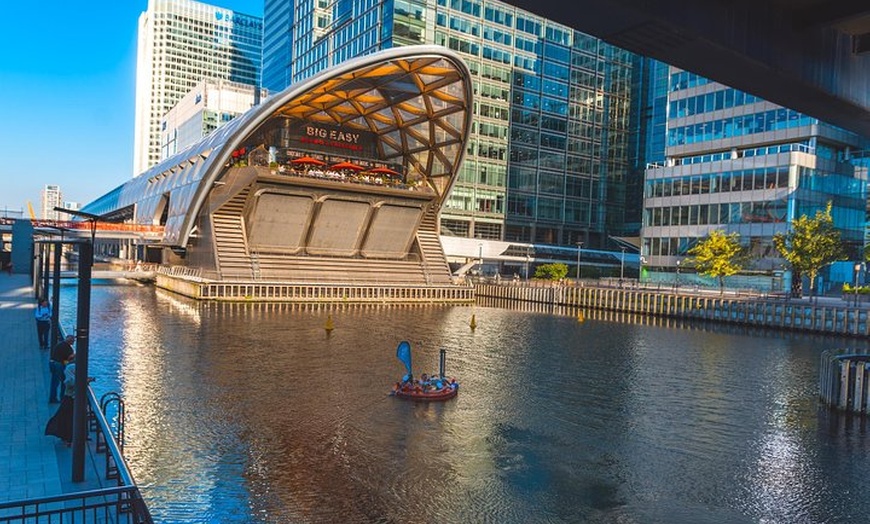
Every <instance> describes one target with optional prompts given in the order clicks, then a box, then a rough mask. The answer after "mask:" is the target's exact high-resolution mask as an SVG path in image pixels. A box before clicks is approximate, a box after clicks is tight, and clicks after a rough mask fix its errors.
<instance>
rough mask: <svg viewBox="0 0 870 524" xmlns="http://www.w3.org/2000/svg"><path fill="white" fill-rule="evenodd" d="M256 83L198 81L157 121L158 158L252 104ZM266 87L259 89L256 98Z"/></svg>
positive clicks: (264, 96)
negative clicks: (158, 138)
mask: <svg viewBox="0 0 870 524" xmlns="http://www.w3.org/2000/svg"><path fill="white" fill-rule="evenodd" d="M255 89H256V88H255V87H252V86H250V85H248V84H240V83H238V82H230V81H229V80H220V79H213V78H209V79H204V80H202V81H200V82H199V83H198V84H197V85H196V87H194V88H193V89H192V90H191V91H190V92H189V93H187V95H185V96H184V98H182V99H181V101H180V102H178V104H176V105H175V107H173V108H172V109H171V110H170V111H169V112H168V113H166V116H164V117H163V121H162V122H161V124H160V146H161V155H160V160H164V159H167V158H169V157H171V156H173V155H174V154H175V153H178V152H179V151H183V150H184V149H186V148H188V147H190V146H192V145H193V144H195V143H197V142H199V141H200V140H201V139H202V138H203V137H205V136H206V135H208V134H209V133H211V132H212V131H214V130H215V129H217V128H219V127H221V126H222V125H224V124H226V123H227V122H229V121H230V120H232V119H233V118H235V117H237V116H239V115H240V114H242V113H244V112H245V111H247V110H248V109H250V108H252V107H253V106H254V104H255V103H256V102H257V100H256V98H257V97H256V96H255ZM266 94H267V91H266V90H265V89H261V90H260V96H259V98H260V99H261V100H262V99H264V98H266Z"/></svg>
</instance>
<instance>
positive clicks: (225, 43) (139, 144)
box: [133, 0, 263, 175]
mask: <svg viewBox="0 0 870 524" xmlns="http://www.w3.org/2000/svg"><path fill="white" fill-rule="evenodd" d="M262 45H263V21H262V19H261V18H259V17H255V16H249V15H245V14H242V13H237V12H234V11H230V10H228V9H223V8H220V7H215V6H213V5H208V4H203V3H200V2H194V1H192V0H149V1H148V9H147V10H146V11H145V12H143V13H142V14H141V15H140V16H139V34H138V50H137V58H136V116H135V120H136V121H135V131H134V135H135V136H134V146H133V174H134V175H137V174H139V173H141V172H143V171H145V170H146V169H148V168H149V167H151V166H153V165H155V164H157V163H158V162H159V161H160V160H161V137H160V133H161V131H162V130H163V126H164V120H163V116H164V115H165V114H166V113H167V112H169V110H170V109H172V107H173V106H175V104H176V103H178V102H179V101H180V100H181V99H182V98H183V97H184V96H185V95H186V94H187V93H189V92H190V91H191V90H192V89H193V88H194V87H196V85H197V83H198V82H200V81H201V80H203V79H204V78H213V79H220V80H230V81H233V82H239V83H242V84H247V85H251V86H256V85H259V84H260V67H261V54H262ZM253 91H254V89H253V88H252V92H253Z"/></svg>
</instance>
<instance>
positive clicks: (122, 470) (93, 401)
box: [88, 385, 136, 486]
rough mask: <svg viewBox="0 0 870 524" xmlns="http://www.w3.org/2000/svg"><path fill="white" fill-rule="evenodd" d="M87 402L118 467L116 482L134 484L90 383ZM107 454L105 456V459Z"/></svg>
mask: <svg viewBox="0 0 870 524" xmlns="http://www.w3.org/2000/svg"><path fill="white" fill-rule="evenodd" d="M88 402H89V403H90V405H91V412H92V413H93V414H94V416H95V417H96V420H97V426H98V428H97V430H98V431H101V432H102V433H103V435H105V436H106V447H107V448H108V452H109V455H111V457H112V459H113V460H114V461H115V466H116V467H117V468H118V483H119V484H120V485H122V486H136V482H135V481H134V480H133V474H132V473H130V468H129V467H128V466H127V461H126V460H124V455H123V454H121V449H120V448H119V447H118V443H117V442H115V437H114V436H113V435H114V434H113V433H112V429H111V428H110V427H109V422H108V421H107V420H106V414H105V413H103V411H102V409H101V408H100V403H99V402H98V401H97V396H96V395H95V394H94V390H93V389H92V388H91V386H90V385H89V386H88ZM109 455H107V457H106V459H107V460H108V456H109Z"/></svg>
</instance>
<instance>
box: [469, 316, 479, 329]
mask: <svg viewBox="0 0 870 524" xmlns="http://www.w3.org/2000/svg"><path fill="white" fill-rule="evenodd" d="M468 325H469V326H471V330H472V331H474V330H475V329H477V319H475V318H474V315H471V323H470V324H468Z"/></svg>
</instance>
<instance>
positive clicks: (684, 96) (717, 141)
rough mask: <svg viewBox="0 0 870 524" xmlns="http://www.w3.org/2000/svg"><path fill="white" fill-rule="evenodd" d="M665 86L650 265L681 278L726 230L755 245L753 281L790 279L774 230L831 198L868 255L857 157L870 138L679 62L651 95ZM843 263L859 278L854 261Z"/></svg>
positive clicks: (840, 220) (841, 222)
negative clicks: (691, 260)
mask: <svg viewBox="0 0 870 524" xmlns="http://www.w3.org/2000/svg"><path fill="white" fill-rule="evenodd" d="M663 89H666V90H667V95H666V96H667V131H666V134H665V135H664V136H665V137H666V142H665V144H664V155H662V156H660V157H659V158H660V161H659V162H658V163H652V164H650V166H649V168H648V169H647V170H646V178H645V184H644V204H643V208H644V217H643V230H642V237H643V249H642V254H643V256H644V260H645V262H646V264H647V267H648V269H649V271H650V273H651V274H653V275H654V274H656V273H659V276H660V277H661V278H666V279H670V278H673V277H670V276H667V275H668V274H670V275H673V274H674V273H676V272H678V271H679V267H680V264H681V263H682V261H683V259H684V258H685V257H686V256H687V251H688V250H689V249H690V248H691V247H692V246H693V245H695V244H696V243H697V242H698V240H699V239H702V238H704V237H706V235H707V234H708V233H709V232H710V231H712V230H723V231H725V232H726V233H738V234H739V235H740V239H741V242H742V243H743V245H744V246H745V247H746V248H748V249H749V251H750V254H751V255H752V257H753V262H752V265H751V267H750V269H751V270H754V271H756V272H757V273H758V274H759V275H762V276H761V277H760V282H762V284H753V285H765V284H763V283H764V282H767V283H768V284H769V285H771V286H772V287H774V288H777V287H779V288H781V287H782V286H783V285H784V284H785V283H784V282H782V281H781V280H782V277H784V278H786V279H787V278H788V275H787V274H784V273H783V269H784V267H785V265H784V263H783V260H782V259H781V258H780V257H779V255H778V253H777V252H776V250H775V249H774V247H773V242H772V238H773V236H774V235H775V234H776V233H780V232H786V231H787V230H788V227H789V224H790V222H791V221H792V220H793V219H795V218H797V217H800V216H802V215H807V216H814V215H815V213H816V211H818V210H824V209H825V207H826V206H827V204H828V202H831V203H832V206H833V209H832V216H833V218H834V223H835V226H836V227H837V228H838V229H839V231H840V233H841V237H842V239H843V240H844V242H845V243H846V245H847V248H848V252H849V256H850V259H851V260H852V261H855V260H862V259H863V255H862V249H863V246H864V232H865V226H866V209H867V193H866V185H867V179H866V170H865V169H860V168H859V167H858V166H857V165H856V163H854V162H853V161H852V160H853V158H852V157H853V154H854V152H855V151H858V150H862V149H865V148H866V147H867V145H868V144H867V141H866V139H864V138H862V137H859V136H857V135H855V134H853V133H851V132H847V131H844V130H842V129H839V128H836V127H833V126H831V125H828V124H825V123H823V122H820V121H819V120H817V119H814V118H811V117H808V116H806V115H803V114H801V113H798V112H797V111H794V110H791V109H786V108H783V107H780V106H777V105H775V104H772V103H770V102H767V101H764V100H762V99H759V98H757V97H755V96H753V95H750V94H747V93H743V92H741V91H738V90H735V89H732V88H730V87H728V86H724V85H722V84H718V83H716V82H712V81H710V80H708V79H705V78H703V77H700V76H698V75H695V74H692V73H689V72H686V71H682V70H680V69H677V68H674V67H670V68H669V70H668V82H667V83H663V82H658V83H656V91H657V93H655V94H654V95H652V98H654V99H655V98H657V99H661V98H662V95H663V93H662V90H663ZM648 155H649V158H651V159H654V158H656V156H657V155H658V153H657V152H656V151H650V152H649V153H648ZM844 267H845V268H846V269H845V281H850V278H849V274H850V270H849V269H848V268H851V267H852V265H851V263H844ZM836 270H837V268H836V266H835V267H834V269H833V271H836ZM661 275H665V276H663V277H662V276H661ZM826 277H828V278H833V279H835V280H836V276H835V275H830V274H829V275H826ZM682 278H684V279H686V278H688V277H686V276H683V277H682ZM841 281H842V280H841Z"/></svg>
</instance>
